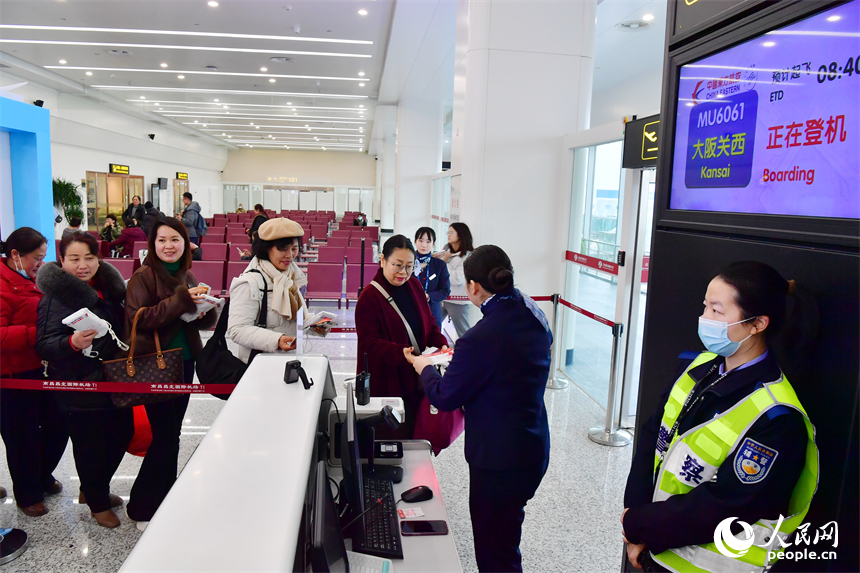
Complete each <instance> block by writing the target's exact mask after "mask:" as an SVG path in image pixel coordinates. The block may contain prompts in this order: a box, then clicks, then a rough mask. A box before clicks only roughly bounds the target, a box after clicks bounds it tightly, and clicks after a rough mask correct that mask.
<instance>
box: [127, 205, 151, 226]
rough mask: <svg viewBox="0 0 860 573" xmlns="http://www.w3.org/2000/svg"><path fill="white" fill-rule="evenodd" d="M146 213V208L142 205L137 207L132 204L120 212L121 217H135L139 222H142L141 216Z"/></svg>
mask: <svg viewBox="0 0 860 573" xmlns="http://www.w3.org/2000/svg"><path fill="white" fill-rule="evenodd" d="M145 215H146V208H145V207H144V206H143V205H138V206H137V207H135V206H134V204H132V205H129V206H128V207H126V209H125V211H123V212H122V216H123V218H125V217H132V218H133V219H137V223H138V224H140V223H142V222H143V217H144V216H145Z"/></svg>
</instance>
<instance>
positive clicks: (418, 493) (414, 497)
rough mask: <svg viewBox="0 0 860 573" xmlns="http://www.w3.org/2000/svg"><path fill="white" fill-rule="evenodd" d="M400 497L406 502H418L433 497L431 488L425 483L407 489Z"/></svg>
mask: <svg viewBox="0 0 860 573" xmlns="http://www.w3.org/2000/svg"><path fill="white" fill-rule="evenodd" d="M400 497H401V499H403V501H405V502H406V503H418V502H419V501H427V500H428V499H433V490H432V489H430V488H429V487H427V486H426V485H418V486H415V487H413V488H412V489H407V490H406V491H404V492H403V494H401V496H400Z"/></svg>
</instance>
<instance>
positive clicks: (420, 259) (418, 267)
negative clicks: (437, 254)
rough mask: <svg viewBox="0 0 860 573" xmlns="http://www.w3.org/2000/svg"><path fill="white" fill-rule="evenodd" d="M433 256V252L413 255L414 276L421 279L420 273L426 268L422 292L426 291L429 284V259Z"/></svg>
mask: <svg viewBox="0 0 860 573" xmlns="http://www.w3.org/2000/svg"><path fill="white" fill-rule="evenodd" d="M432 258H433V253H427V254H426V255H421V254H419V255H418V256H417V257H415V270H414V271H413V272H414V273H415V276H416V277H417V278H418V280H419V281H421V273H422V272H424V270H425V269H426V270H427V272H426V273H425V275H424V281H423V285H422V286H423V287H424V292H427V288H428V287H429V286H430V259H432Z"/></svg>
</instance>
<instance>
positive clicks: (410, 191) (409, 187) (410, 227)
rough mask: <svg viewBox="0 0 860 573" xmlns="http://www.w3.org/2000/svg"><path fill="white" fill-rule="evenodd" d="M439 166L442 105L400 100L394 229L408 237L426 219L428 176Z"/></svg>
mask: <svg viewBox="0 0 860 573" xmlns="http://www.w3.org/2000/svg"><path fill="white" fill-rule="evenodd" d="M441 170H442V106H441V104H440V103H439V102H431V103H423V102H409V101H407V102H400V103H399V105H398V106H397V174H396V181H397V193H396V194H395V203H394V231H395V232H396V233H401V234H403V235H406V236H407V237H409V238H410V239H411V238H412V237H413V235H414V233H415V231H416V230H417V229H418V228H419V227H422V226H425V225H427V224H428V223H429V221H430V187H431V180H430V177H431V176H432V175H435V174H436V173H439V172H440V171H441Z"/></svg>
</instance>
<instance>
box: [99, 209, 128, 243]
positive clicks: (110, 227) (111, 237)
mask: <svg viewBox="0 0 860 573" xmlns="http://www.w3.org/2000/svg"><path fill="white" fill-rule="evenodd" d="M121 232H122V228H121V227H120V226H119V225H118V224H117V222H116V215H114V214H113V213H108V215H107V217H105V224H104V225H103V226H102V230H101V231H99V236H100V237H101V238H102V240H103V241H107V242H108V243H110V242H111V241H116V240H117V239H118V238H119V234H120V233H121Z"/></svg>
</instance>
